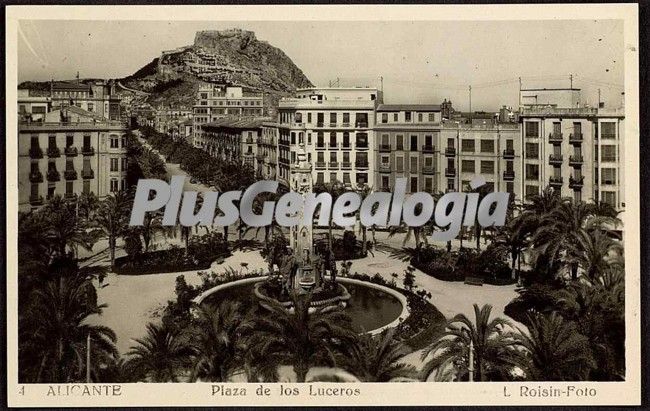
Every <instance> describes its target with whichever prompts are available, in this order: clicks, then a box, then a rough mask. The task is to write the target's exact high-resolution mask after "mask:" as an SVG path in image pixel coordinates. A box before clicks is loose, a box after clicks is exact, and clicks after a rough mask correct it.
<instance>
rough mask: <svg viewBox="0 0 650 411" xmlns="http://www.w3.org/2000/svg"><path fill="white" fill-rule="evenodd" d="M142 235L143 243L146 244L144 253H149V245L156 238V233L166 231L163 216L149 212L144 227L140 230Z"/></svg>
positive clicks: (143, 223) (146, 214)
mask: <svg viewBox="0 0 650 411" xmlns="http://www.w3.org/2000/svg"><path fill="white" fill-rule="evenodd" d="M138 231H139V233H140V235H141V236H142V242H143V243H144V251H145V252H147V251H149V245H150V244H151V240H153V239H154V238H155V236H156V233H157V232H159V231H164V226H163V225H162V216H161V215H160V214H157V213H154V212H148V213H145V215H144V220H143V222H142V225H141V226H140V227H139V228H138Z"/></svg>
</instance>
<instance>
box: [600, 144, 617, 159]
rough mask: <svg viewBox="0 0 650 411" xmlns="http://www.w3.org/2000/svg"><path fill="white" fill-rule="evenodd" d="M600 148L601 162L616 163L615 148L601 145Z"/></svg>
mask: <svg viewBox="0 0 650 411" xmlns="http://www.w3.org/2000/svg"><path fill="white" fill-rule="evenodd" d="M600 147H601V156H602V157H601V161H616V146H612V145H602V146H600Z"/></svg>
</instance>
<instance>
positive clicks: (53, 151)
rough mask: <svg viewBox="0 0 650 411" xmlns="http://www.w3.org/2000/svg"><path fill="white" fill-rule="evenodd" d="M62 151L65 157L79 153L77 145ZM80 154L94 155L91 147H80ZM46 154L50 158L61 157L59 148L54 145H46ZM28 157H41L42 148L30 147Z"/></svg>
mask: <svg viewBox="0 0 650 411" xmlns="http://www.w3.org/2000/svg"><path fill="white" fill-rule="evenodd" d="M63 152H64V153H65V155H66V156H67V157H76V156H77V155H78V154H79V151H78V149H77V147H72V146H71V147H66V148H65V149H64V150H63ZM81 154H82V155H84V156H92V155H95V149H94V148H93V147H90V146H88V147H82V149H81ZM47 156H48V157H50V158H57V157H61V150H60V149H59V148H58V147H56V146H54V147H48V148H47ZM29 157H31V158H35V159H38V158H43V149H41V148H40V147H31V148H30V149H29Z"/></svg>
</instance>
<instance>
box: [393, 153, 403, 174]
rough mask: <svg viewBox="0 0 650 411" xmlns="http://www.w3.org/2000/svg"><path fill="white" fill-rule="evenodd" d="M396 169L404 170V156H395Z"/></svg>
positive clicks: (398, 170) (399, 171)
mask: <svg viewBox="0 0 650 411" xmlns="http://www.w3.org/2000/svg"><path fill="white" fill-rule="evenodd" d="M395 171H397V172H398V173H402V172H404V157H401V156H399V157H395Z"/></svg>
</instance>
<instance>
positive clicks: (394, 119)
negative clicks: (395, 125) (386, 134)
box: [393, 113, 399, 122]
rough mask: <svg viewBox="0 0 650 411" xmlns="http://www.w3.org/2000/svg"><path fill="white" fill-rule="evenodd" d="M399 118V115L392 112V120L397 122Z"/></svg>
mask: <svg viewBox="0 0 650 411" xmlns="http://www.w3.org/2000/svg"><path fill="white" fill-rule="evenodd" d="M398 118H399V115H398V114H397V113H393V121H394V122H397V121H398Z"/></svg>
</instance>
